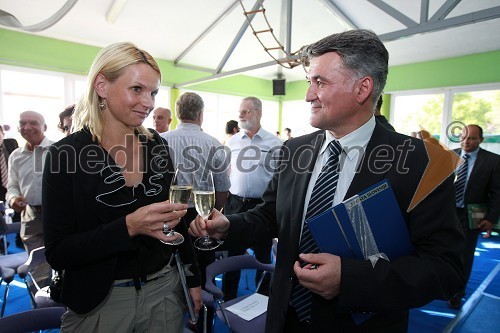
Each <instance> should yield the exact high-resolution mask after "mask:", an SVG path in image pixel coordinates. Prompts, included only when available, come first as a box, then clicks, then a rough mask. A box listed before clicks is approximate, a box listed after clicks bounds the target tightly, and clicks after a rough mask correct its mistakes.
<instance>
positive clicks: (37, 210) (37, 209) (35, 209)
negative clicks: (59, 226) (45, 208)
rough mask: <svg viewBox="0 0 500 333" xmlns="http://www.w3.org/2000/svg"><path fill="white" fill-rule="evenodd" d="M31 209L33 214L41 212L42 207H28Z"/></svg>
mask: <svg viewBox="0 0 500 333" xmlns="http://www.w3.org/2000/svg"><path fill="white" fill-rule="evenodd" d="M30 207H31V209H33V210H34V211H35V212H38V213H39V212H41V211H42V206H32V205H30Z"/></svg>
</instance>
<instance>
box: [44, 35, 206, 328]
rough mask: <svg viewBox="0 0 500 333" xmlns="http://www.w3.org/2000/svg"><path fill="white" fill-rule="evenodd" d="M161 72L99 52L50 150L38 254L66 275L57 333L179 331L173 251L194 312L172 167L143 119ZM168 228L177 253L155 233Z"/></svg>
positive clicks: (120, 49) (128, 57)
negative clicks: (65, 129)
mask: <svg viewBox="0 0 500 333" xmlns="http://www.w3.org/2000/svg"><path fill="white" fill-rule="evenodd" d="M160 81H161V74H160V69H159V67H158V64H157V63H156V61H155V60H154V59H153V57H151V55H149V54H148V53H147V52H146V51H143V50H141V49H139V48H137V47H136V46H135V45H133V44H130V43H117V44H113V45H110V46H108V47H106V48H104V49H103V50H102V51H101V52H100V53H99V54H98V55H97V57H96V59H95V60H94V62H93V64H92V66H91V69H90V72H89V75H88V86H87V90H86V92H85V94H84V96H83V97H82V99H81V100H80V102H79V103H78V105H77V107H76V110H75V114H74V116H73V133H72V134H71V135H69V136H68V137H66V138H64V139H62V140H61V141H59V142H58V143H56V144H55V145H54V146H52V147H51V148H50V150H49V155H47V158H46V163H45V169H44V179H43V206H42V207H43V221H44V230H45V244H46V256H47V260H48V262H49V263H50V264H51V266H52V267H53V268H54V269H56V270H64V281H63V285H62V291H61V299H62V302H63V303H64V304H65V305H66V306H67V307H68V311H67V312H66V313H65V314H64V316H63V321H62V327H61V332H132V331H133V332H136V331H137V332H143V331H150V332H182V331H183V323H184V309H185V299H184V296H183V292H182V286H181V282H180V279H179V273H178V271H177V269H176V268H175V261H174V259H173V252H174V251H175V250H176V249H179V252H180V254H181V257H182V259H183V262H184V263H185V265H186V267H185V271H186V275H187V283H188V285H189V288H190V294H191V297H192V298H193V301H194V305H195V310H199V309H200V308H201V288H200V275H199V270H198V267H197V264H196V260H195V255H194V249H193V245H192V243H191V242H190V237H187V228H186V225H185V224H184V223H179V222H180V219H181V218H182V216H184V214H185V213H186V209H187V205H183V204H173V203H170V202H169V201H167V199H168V191H169V184H170V180H171V178H172V171H173V169H174V167H173V165H172V160H171V159H170V156H169V155H168V149H167V147H166V143H165V141H162V139H161V138H160V137H159V136H158V135H157V134H156V133H155V135H153V134H152V133H151V132H149V131H148V130H146V129H145V128H144V127H143V126H142V123H143V121H144V120H145V119H146V117H147V116H148V114H149V112H150V111H151V110H152V109H153V107H154V102H155V95H156V94H157V92H158V88H159V86H160ZM167 225H168V226H169V227H172V228H173V227H176V230H177V231H179V232H180V233H182V234H184V237H185V241H184V243H182V244H181V245H180V246H178V247H174V246H169V245H165V244H163V243H162V242H161V241H160V240H162V241H171V240H173V239H175V236H174V237H168V236H166V235H165V234H164V233H163V230H164V227H165V226H167Z"/></svg>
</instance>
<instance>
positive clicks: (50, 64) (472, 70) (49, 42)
mask: <svg viewBox="0 0 500 333" xmlns="http://www.w3.org/2000/svg"><path fill="white" fill-rule="evenodd" d="M98 51H99V48H98V47H94V46H89V45H83V44H78V43H72V42H66V41H61V40H57V39H53V38H47V37H41V36H38V35H35V34H28V33H22V32H17V31H13V30H7V29H0V63H1V64H6V65H13V66H21V67H30V68H37V69H46V70H54V71H61V72H67V73H75V74H81V75H85V74H86V73H87V71H88V68H89V67H90V64H91V63H92V60H93V59H94V57H95V55H96V54H97V52H98ZM158 63H159V65H160V67H161V69H162V74H163V77H162V83H163V84H164V85H168V86H172V85H173V84H174V83H182V82H188V81H192V80H196V79H200V78H204V77H207V76H208V75H209V74H208V73H206V72H201V71H196V70H190V69H184V68H179V67H174V65H173V63H172V62H171V61H166V60H161V59H159V60H158ZM493 82H500V50H497V51H492V52H486V53H479V54H474V55H469V56H462V57H457V58H449V59H443V60H436V61H429V62H422V63H416V64H410V65H401V66H393V67H391V68H390V69H389V77H388V81H387V85H386V88H385V91H386V92H390V91H401V90H413V89H426V88H436V87H449V86H461V85H472V84H483V83H493ZM307 87H308V84H307V82H306V81H305V80H299V81H294V82H288V83H287V85H286V92H287V94H286V96H282V97H278V96H273V95H272V81H271V80H263V79H258V78H253V77H249V76H245V75H236V76H231V77H227V78H221V79H218V80H213V81H207V82H204V83H199V84H196V85H191V86H189V87H186V89H196V90H202V91H208V92H218V93H224V94H232V95H237V96H247V95H254V96H257V97H259V98H262V99H268V100H275V101H289V100H303V99H304V98H305V94H306V91H307Z"/></svg>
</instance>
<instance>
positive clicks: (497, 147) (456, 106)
mask: <svg viewBox="0 0 500 333" xmlns="http://www.w3.org/2000/svg"><path fill="white" fill-rule="evenodd" d="M451 119H452V121H453V122H458V124H460V123H462V124H466V125H467V124H476V125H479V126H481V128H482V129H483V137H484V141H483V142H482V143H481V148H484V149H487V150H490V151H493V152H494V153H497V154H500V89H498V90H482V91H481V90H480V91H463V92H456V93H453V102H452V108H451ZM453 134H454V133H450V135H453ZM450 141H451V142H452V144H451V145H450V146H451V147H452V148H455V147H458V146H459V144H458V143H456V142H454V141H456V140H450Z"/></svg>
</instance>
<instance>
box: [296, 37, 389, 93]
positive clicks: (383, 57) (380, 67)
mask: <svg viewBox="0 0 500 333" xmlns="http://www.w3.org/2000/svg"><path fill="white" fill-rule="evenodd" d="M329 52H336V53H337V54H338V55H339V56H340V57H341V58H342V60H343V62H344V65H345V67H346V68H347V69H350V70H352V71H354V73H355V74H356V78H357V79H360V78H362V77H364V76H370V77H372V78H373V101H374V102H376V101H377V100H378V98H379V96H380V95H381V94H382V91H383V90H384V87H385V83H386V81H387V73H388V71H389V53H388V52H387V49H386V48H385V46H384V44H383V43H382V41H381V40H380V39H379V38H378V36H377V35H376V34H375V33H374V32H373V31H370V30H363V29H359V30H349V31H345V32H341V33H337V34H333V35H330V36H328V37H325V38H323V39H321V40H319V41H317V42H315V43H313V44H311V45H308V46H306V47H305V48H304V49H303V51H302V57H303V58H302V61H303V64H304V66H309V62H310V59H311V58H315V57H319V56H321V55H323V54H325V53H329Z"/></svg>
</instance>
